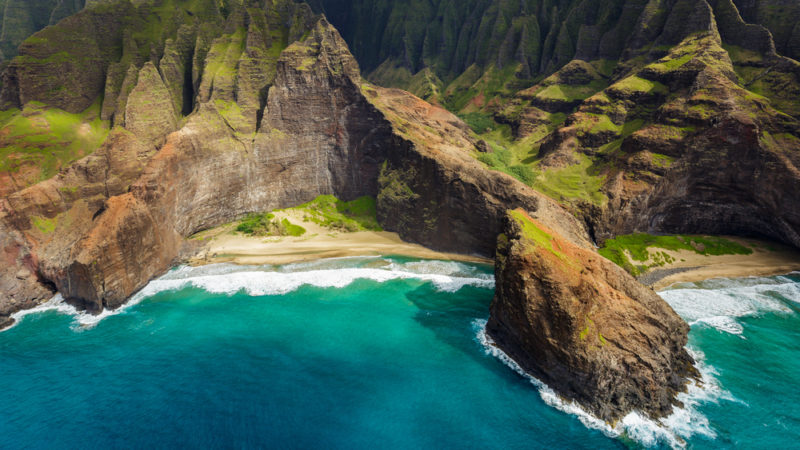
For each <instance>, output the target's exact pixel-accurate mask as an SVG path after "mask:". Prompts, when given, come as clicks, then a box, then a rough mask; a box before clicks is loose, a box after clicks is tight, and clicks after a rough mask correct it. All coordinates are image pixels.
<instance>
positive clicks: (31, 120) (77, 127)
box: [0, 102, 109, 188]
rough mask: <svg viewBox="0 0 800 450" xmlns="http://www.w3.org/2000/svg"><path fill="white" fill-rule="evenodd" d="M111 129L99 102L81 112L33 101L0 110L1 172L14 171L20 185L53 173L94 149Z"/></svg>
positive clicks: (19, 186)
mask: <svg viewBox="0 0 800 450" xmlns="http://www.w3.org/2000/svg"><path fill="white" fill-rule="evenodd" d="M108 132H109V125H108V123H107V122H105V121H102V120H100V119H99V103H95V104H94V105H93V106H92V107H90V108H89V109H87V110H86V111H84V112H83V113H80V114H71V113H68V112H65V111H62V110H60V109H56V108H47V107H46V106H45V105H43V104H41V103H36V102H32V103H29V104H28V105H26V106H25V108H24V109H22V110H21V111H20V110H17V109H10V110H7V111H2V112H0V174H2V173H8V174H12V176H13V177H14V179H15V180H16V184H18V188H23V187H27V186H29V185H31V184H34V183H37V182H39V181H43V180H46V179H48V178H51V177H52V176H54V175H55V174H56V173H57V172H58V170H59V169H61V168H64V167H66V166H67V165H68V164H69V163H71V162H73V161H75V160H76V159H79V158H81V157H83V156H86V155H88V154H90V153H92V152H94V151H95V150H96V149H97V148H98V147H99V146H100V144H102V143H103V141H104V140H105V138H106V136H107V135H108Z"/></svg>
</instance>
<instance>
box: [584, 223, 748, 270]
mask: <svg viewBox="0 0 800 450" xmlns="http://www.w3.org/2000/svg"><path fill="white" fill-rule="evenodd" d="M661 250H669V251H680V250H685V251H690V252H695V253H697V254H700V255H715V256H716V255H749V254H751V253H753V250H752V249H750V248H749V247H746V246H744V245H742V244H740V243H738V242H735V241H732V240H730V239H725V238H721V237H716V236H690V235H680V236H654V235H651V234H644V233H637V234H630V235H625V236H617V237H616V238H614V239H609V240H607V241H606V242H605V244H604V245H603V247H602V248H601V249H600V250H599V251H600V254H601V255H603V256H604V257H605V258H607V259H609V260H611V261H613V262H614V263H616V264H617V265H618V266H620V267H622V268H623V269H625V270H626V271H628V272H629V273H630V274H631V275H633V276H639V275H641V274H643V273H644V272H646V271H647V270H649V269H651V268H654V267H659V266H663V265H665V264H670V263H672V262H674V259H673V258H672V257H671V256H670V255H669V254H667V253H665V252H663V251H661Z"/></svg>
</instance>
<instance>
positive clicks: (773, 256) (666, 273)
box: [637, 236, 800, 291]
mask: <svg viewBox="0 0 800 450" xmlns="http://www.w3.org/2000/svg"><path fill="white" fill-rule="evenodd" d="M724 237H725V238H726V239H729V240H732V241H735V242H738V243H740V244H742V245H744V246H746V247H749V248H750V249H752V250H753V253H751V254H749V255H701V254H699V253H695V252H691V251H686V250H680V251H671V250H663V249H655V248H654V249H653V250H655V251H658V252H660V253H666V254H668V255H669V256H670V257H671V258H672V259H673V261H674V262H672V263H670V264H665V265H663V266H660V267H655V268H653V269H651V270H649V271H647V272H645V273H644V274H642V275H640V276H638V277H637V280H638V281H639V282H640V283H642V284H644V285H646V286H650V287H651V288H653V290H655V291H662V290H664V289H666V288H668V287H669V286H672V285H674V284H678V283H693V282H699V281H704V280H710V279H714V278H748V277H771V276H779V275H788V274H790V273H793V272H798V271H800V251H798V250H796V249H794V248H791V247H788V246H785V245H783V244H778V243H775V242H766V241H761V240H757V239H747V238H740V237H734V236H724Z"/></svg>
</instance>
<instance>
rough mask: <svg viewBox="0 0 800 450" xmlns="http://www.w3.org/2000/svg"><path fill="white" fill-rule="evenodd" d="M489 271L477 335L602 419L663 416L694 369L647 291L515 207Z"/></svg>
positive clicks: (672, 322) (674, 319)
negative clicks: (482, 329)
mask: <svg viewBox="0 0 800 450" xmlns="http://www.w3.org/2000/svg"><path fill="white" fill-rule="evenodd" d="M495 273H496V277H497V291H496V294H495V298H494V301H493V302H492V306H491V318H490V320H489V323H488V325H487V332H488V334H489V336H491V337H492V339H493V340H494V341H495V343H496V345H497V346H498V347H500V348H501V349H502V350H503V351H504V352H506V353H507V354H508V355H509V356H511V357H512V358H513V359H514V360H515V361H517V363H519V364H520V366H521V367H522V368H523V369H525V370H526V371H528V372H529V373H531V374H532V375H534V376H535V377H537V378H539V379H540V380H541V381H543V382H545V383H546V384H547V385H548V386H550V387H551V388H553V389H554V390H555V391H556V392H557V393H559V394H560V395H562V396H564V397H567V398H570V399H574V400H576V401H577V402H578V403H579V404H581V405H582V406H583V407H584V408H586V409H588V410H589V411H591V412H592V413H593V414H596V415H597V416H598V417H600V418H602V419H604V420H606V421H609V422H613V421H616V420H619V419H621V418H622V417H624V416H625V415H627V414H628V413H629V412H631V411H633V410H637V411H642V412H644V413H646V414H648V415H650V416H652V417H656V418H657V417H662V416H666V415H669V414H670V413H671V412H672V406H673V405H675V404H676V400H675V394H676V393H677V392H680V391H683V390H684V389H685V384H686V380H687V378H689V377H691V376H693V374H694V373H695V369H694V367H693V365H692V364H693V360H692V358H691V357H690V356H689V355H688V354H687V352H686V349H685V348H684V347H685V345H686V341H687V333H688V330H689V326H688V325H687V324H686V322H684V321H683V320H682V319H681V318H680V317H678V315H677V314H675V312H674V311H673V310H672V309H671V308H670V307H669V305H667V304H666V303H665V302H664V301H663V300H662V299H661V298H660V297H659V296H658V295H657V294H656V293H655V292H653V291H652V290H651V289H649V288H646V287H644V286H642V285H641V284H640V283H638V282H637V281H636V280H635V279H634V278H633V277H632V276H630V275H629V274H628V273H627V272H625V271H624V270H622V269H621V268H619V267H617V266H616V265H615V264H613V263H612V262H610V261H608V260H606V259H604V258H602V257H601V256H599V255H598V254H597V253H596V252H594V251H591V250H587V249H582V248H580V247H577V246H575V245H573V244H572V243H570V242H569V241H567V240H566V239H563V238H561V237H560V236H559V235H558V234H557V233H555V232H554V231H553V230H551V229H549V228H548V227H547V226H545V225H543V224H542V223H541V222H539V221H537V220H536V219H533V218H531V217H530V216H529V215H528V214H527V213H526V212H525V211H523V210H516V211H511V212H509V215H508V217H507V219H506V226H505V229H504V233H503V234H501V235H500V237H499V238H498V248H497V255H496V270H495Z"/></svg>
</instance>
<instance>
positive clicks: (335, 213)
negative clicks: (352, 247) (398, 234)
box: [293, 195, 382, 232]
mask: <svg viewBox="0 0 800 450" xmlns="http://www.w3.org/2000/svg"><path fill="white" fill-rule="evenodd" d="M293 209H295V210H298V211H300V212H301V213H303V220H306V221H310V222H314V223H316V224H318V225H321V226H323V227H326V228H332V229H335V230H341V231H351V232H352V231H364V230H372V231H381V230H382V229H381V226H380V225H379V224H378V219H377V218H376V209H375V199H374V198H372V197H368V196H364V197H359V198H357V199H355V200H352V201H349V202H345V201H342V200H339V199H338V198H336V197H334V196H333V195H321V196H319V197H317V198H315V199H314V200H312V201H310V202H308V203H304V204H302V205H300V206H298V207H297V208H293Z"/></svg>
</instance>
